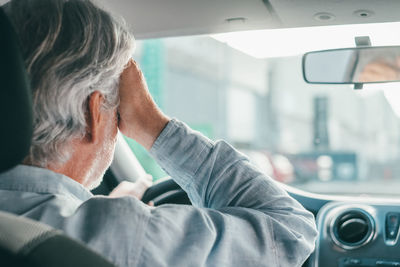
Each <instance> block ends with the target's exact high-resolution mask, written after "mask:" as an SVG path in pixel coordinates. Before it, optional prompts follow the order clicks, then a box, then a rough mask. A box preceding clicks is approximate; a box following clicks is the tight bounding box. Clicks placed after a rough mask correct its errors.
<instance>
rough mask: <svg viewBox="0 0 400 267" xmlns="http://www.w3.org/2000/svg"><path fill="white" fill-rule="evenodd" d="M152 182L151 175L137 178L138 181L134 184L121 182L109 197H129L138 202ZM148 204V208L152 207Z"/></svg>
mask: <svg viewBox="0 0 400 267" xmlns="http://www.w3.org/2000/svg"><path fill="white" fill-rule="evenodd" d="M152 180H153V179H152V177H151V175H146V176H143V177H141V178H139V180H137V181H136V182H135V183H132V182H128V181H123V182H121V183H120V184H119V185H118V186H117V187H116V188H114V190H113V191H112V192H111V193H110V195H109V196H110V197H112V198H117V197H125V196H130V197H135V198H137V199H139V200H140V199H142V197H143V194H144V192H146V190H147V188H149V187H150V186H151V185H152V184H153V182H152ZM148 204H149V205H150V206H154V204H152V203H148Z"/></svg>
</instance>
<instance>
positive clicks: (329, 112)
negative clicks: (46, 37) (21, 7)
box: [0, 0, 400, 267]
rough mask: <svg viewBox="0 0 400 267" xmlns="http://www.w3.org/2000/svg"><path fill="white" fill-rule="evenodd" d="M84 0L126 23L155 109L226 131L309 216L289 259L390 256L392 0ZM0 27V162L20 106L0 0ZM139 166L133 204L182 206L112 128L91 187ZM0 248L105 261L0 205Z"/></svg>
mask: <svg viewBox="0 0 400 267" xmlns="http://www.w3.org/2000/svg"><path fill="white" fill-rule="evenodd" d="M6 2H7V1H6V0H0V4H5V3H6ZM97 3H99V5H101V6H102V7H104V8H105V9H107V10H110V11H111V12H112V13H113V14H115V15H116V16H120V17H122V18H123V19H124V20H125V21H126V22H127V24H128V25H129V27H130V29H131V30H132V32H133V33H134V36H135V39H136V40H137V48H136V52H135V55H133V58H134V59H135V60H137V61H138V62H139V63H140V65H141V66H142V69H143V72H144V75H145V77H146V79H147V81H148V84H149V89H150V92H151V93H152V95H153V97H154V98H155V100H156V102H157V104H158V105H159V106H160V107H161V108H162V109H163V110H165V111H166V113H167V114H170V115H171V116H176V117H177V118H179V119H182V120H183V121H185V122H187V123H188V124H189V126H191V127H192V128H193V129H195V130H198V131H200V132H202V133H203V134H204V135H206V136H209V137H210V138H212V139H220V138H221V139H226V140H228V142H230V143H232V144H233V145H234V146H235V147H236V148H237V149H239V150H240V151H241V152H242V153H244V154H245V155H246V156H247V157H248V158H249V159H250V161H252V162H253V163H254V164H255V165H256V166H257V167H258V168H259V169H260V170H262V171H264V172H266V173H267V174H268V175H270V176H271V177H272V178H274V179H275V180H277V182H279V183H280V184H281V186H282V187H283V188H284V189H285V190H286V191H287V192H288V193H289V194H290V195H291V196H292V197H293V198H295V199H296V200H297V201H299V202H300V203H301V204H302V205H303V206H304V207H305V208H306V209H307V210H309V211H310V212H312V213H313V214H314V215H315V218H316V224H317V227H318V231H319V237H318V239H317V242H316V247H315V251H314V252H313V254H312V255H311V256H310V258H309V259H308V260H307V261H306V262H305V263H304V265H303V266H323V267H330V266H340V267H341V266H343V267H344V266H346V267H349V266H364V267H366V266H400V241H399V236H400V231H399V227H400V198H399V197H400V194H399V189H400V168H399V167H398V166H399V162H400V109H399V108H400V93H398V92H399V90H400V83H399V82H400V46H399V45H400V14H399V12H398V11H399V10H400V2H399V1H396V0H383V1H376V0H367V1H366V0H353V1H342V0H327V1H317V0H297V1H289V0H247V1H238V0H221V1H210V0H205V1H196V0H186V1H181V0H152V1H140V0H129V1H128V0H119V1H106V0H98V1H97ZM0 34H1V36H4V38H2V41H1V42H0V48H1V49H0V58H1V60H0V70H1V71H0V80H1V83H2V87H3V90H1V92H0V94H1V96H2V97H1V98H0V101H1V102H2V103H1V105H0V110H1V111H2V112H1V114H2V115H1V117H0V118H1V120H2V124H3V125H7V131H4V130H3V131H2V132H1V136H2V138H1V139H0V140H1V146H2V148H3V149H2V150H1V152H0V172H3V171H5V170H8V169H9V168H11V167H13V166H15V165H17V164H19V163H21V162H22V160H23V159H24V157H25V155H26V153H27V151H28V149H29V145H30V138H31V135H32V112H31V109H32V107H31V100H30V92H29V82H28V79H27V76H26V73H25V70H24V66H23V62H22V59H21V55H20V52H19V47H18V46H19V45H18V43H17V41H16V38H15V34H14V32H13V29H12V26H11V25H10V23H9V22H8V20H7V18H6V16H5V15H4V13H3V12H2V11H1V10H0ZM396 90H397V91H396ZM146 173H150V174H151V175H152V176H153V179H154V184H153V186H151V187H150V188H148V189H147V191H146V192H145V194H144V195H143V198H142V201H143V202H145V203H148V202H149V201H153V202H154V205H155V206H158V205H163V204H167V203H173V204H181V205H191V203H190V200H189V198H188V196H187V195H186V193H185V192H184V191H183V190H182V189H181V188H180V187H179V185H177V184H176V183H175V182H174V181H173V179H172V178H171V177H168V176H167V175H166V174H165V173H164V172H163V171H162V170H161V169H160V168H159V167H157V166H156V165H155V163H154V162H153V161H151V159H149V156H148V155H147V154H146V152H145V151H144V150H143V149H141V148H139V147H138V145H137V144H135V143H134V141H132V140H130V139H129V138H126V137H124V136H122V134H120V133H119V136H118V141H117V144H116V151H115V155H114V160H113V163H112V165H111V166H110V168H109V169H108V171H107V172H106V174H105V176H104V179H103V182H102V184H101V185H100V186H99V187H98V188H96V189H94V190H93V193H94V194H99V195H107V194H109V193H110V192H111V191H112V190H113V189H114V188H115V187H116V186H117V185H118V184H119V183H120V182H122V181H124V180H128V181H131V182H135V181H136V180H137V179H138V178H139V177H141V176H143V175H144V174H146ZM66 248H68V249H66ZM65 251H68V253H65ZM0 260H1V262H5V263H6V265H5V266H113V265H112V264H111V263H109V262H108V261H107V260H105V259H104V258H103V257H102V256H101V255H98V254H97V253H95V252H92V251H91V250H90V249H89V248H87V247H86V246H85V245H84V244H81V243H79V242H77V241H74V240H72V239H70V238H68V237H66V236H65V235H63V234H62V232H60V231H57V230H55V229H52V228H50V227H48V226H46V225H43V224H41V223H38V222H34V221H31V220H28V219H25V218H20V217H17V216H14V215H11V214H7V213H3V212H1V213H0ZM266 265H268V263H266Z"/></svg>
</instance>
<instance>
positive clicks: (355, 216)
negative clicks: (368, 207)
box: [331, 209, 375, 249]
mask: <svg viewBox="0 0 400 267" xmlns="http://www.w3.org/2000/svg"><path fill="white" fill-rule="evenodd" d="M331 230H332V231H331V236H332V239H333V241H334V242H335V243H336V244H337V245H339V246H340V247H342V248H345V249H355V248H359V247H361V246H364V245H366V244H367V243H368V242H369V241H370V240H371V239H372V237H373V235H374V233H375V229H374V220H373V219H372V217H371V216H370V215H369V214H368V213H367V212H365V211H363V210H358V209H354V210H347V211H344V212H342V213H340V214H339V215H338V216H337V217H336V219H335V220H334V221H333V225H332V228H331Z"/></svg>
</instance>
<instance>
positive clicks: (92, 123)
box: [86, 91, 104, 143]
mask: <svg viewBox="0 0 400 267" xmlns="http://www.w3.org/2000/svg"><path fill="white" fill-rule="evenodd" d="M103 101H104V97H103V95H102V94H101V93H100V92H99V91H95V92H93V93H92V94H91V95H90V96H89V101H88V113H87V116H86V120H87V128H86V138H87V140H88V141H89V142H90V143H97V142H98V140H99V134H100V132H101V131H100V130H101V127H102V123H101V122H102V113H101V108H102V104H103Z"/></svg>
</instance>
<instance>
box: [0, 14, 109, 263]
mask: <svg viewBox="0 0 400 267" xmlns="http://www.w3.org/2000/svg"><path fill="white" fill-rule="evenodd" d="M0 36H1V40H0V124H1V131H0V146H1V149H0V172H4V171H6V170H8V169H10V168H12V167H14V166H16V165H17V164H19V163H21V161H22V160H23V159H24V157H25V156H26V155H27V152H28V150H29V147H30V143H31V137H32V104H31V95H30V88H29V81H28V78H27V75H26V71H25V68H24V62H23V60H22V56H21V55H20V52H19V46H18V40H17V38H16V34H15V33H14V31H13V28H12V26H11V23H10V22H9V20H8V19H7V16H6V15H5V14H4V12H3V10H2V9H1V8H0ZM27 178H28V177H27ZM0 266H29V267H35V266H43V267H47V266H49V267H50V266H54V267H64V266H65V267H66V266H85V267H87V266H96V267H103V266H104V267H108V266H114V265H113V264H111V263H110V262H108V261H107V260H106V259H104V258H103V257H102V256H100V255H99V254H97V253H95V252H93V251H92V250H90V249H89V248H87V247H86V246H85V245H84V244H82V243H80V242H77V241H75V240H72V239H70V238H68V237H66V236H65V235H63V233H62V232H61V231H58V230H55V229H53V228H51V227H49V226H47V225H44V224H42V223H39V222H35V221H32V220H29V219H26V218H23V217H19V216H15V215H12V214H9V213H5V212H0Z"/></svg>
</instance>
